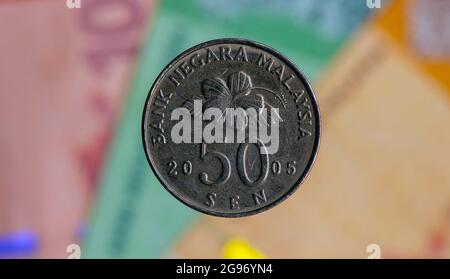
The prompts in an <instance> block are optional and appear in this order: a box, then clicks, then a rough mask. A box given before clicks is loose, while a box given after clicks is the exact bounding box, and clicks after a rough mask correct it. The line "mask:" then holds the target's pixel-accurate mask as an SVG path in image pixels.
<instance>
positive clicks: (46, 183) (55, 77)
mask: <svg viewBox="0 0 450 279" xmlns="http://www.w3.org/2000/svg"><path fill="white" fill-rule="evenodd" d="M80 2H81V8H76V7H73V8H69V7H68V6H67V3H66V1H63V0H58V1H56V0H32V1H31V0H30V1H1V2H0V36H1V40H0V127H1V132H0V235H1V234H6V233H11V232H14V231H16V230H23V229H28V230H31V231H33V232H35V233H36V235H37V239H38V248H37V251H36V253H34V254H32V256H34V257H65V256H66V255H67V254H66V247H67V246H68V245H69V244H70V243H73V242H74V241H76V237H77V236H76V231H77V228H78V227H79V224H80V221H81V220H83V218H84V217H85V215H86V213H87V209H88V205H89V203H90V201H91V198H92V195H93V194H94V192H95V185H96V181H97V179H98V177H99V173H100V172H101V168H102V163H103V162H104V159H105V158H104V155H105V154H106V152H105V151H106V149H107V147H108V143H109V140H110V138H111V137H110V136H111V134H112V132H113V129H114V126H115V120H116V119H117V118H118V114H119V113H120V107H121V104H122V103H123V102H124V97H125V95H126V92H127V90H128V84H129V81H130V78H131V77H132V74H133V68H134V62H135V58H136V54H137V52H138V51H139V46H140V42H141V40H142V39H143V38H142V36H143V34H145V32H144V30H145V29H146V28H147V26H148V24H147V23H149V19H150V17H151V11H152V10H153V9H152V8H153V6H154V5H153V1H151V0H84V1H83V0H81V1H80Z"/></svg>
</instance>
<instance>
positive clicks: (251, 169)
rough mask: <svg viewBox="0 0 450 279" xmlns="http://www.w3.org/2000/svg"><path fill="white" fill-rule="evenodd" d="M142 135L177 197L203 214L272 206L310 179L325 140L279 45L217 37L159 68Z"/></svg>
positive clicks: (302, 82) (308, 95)
mask: <svg viewBox="0 0 450 279" xmlns="http://www.w3.org/2000/svg"><path fill="white" fill-rule="evenodd" d="M142 137H143V143H144V149H145V153H146V156H147V159H148V162H149V164H150V166H151V168H152V170H153V172H154V173H155V175H156V177H157V178H158V179H159V181H160V182H161V184H162V185H163V186H164V187H165V188H166V189H167V191H169V192H170V193H171V194H172V195H173V196H174V197H176V198H177V199H178V200H180V201H181V202H183V203H184V204H186V205H188V206H189V207H191V208H193V209H195V210H198V211H200V212H203V213H206V214H210V215H214V216H221V217H242V216H248V215H252V214H256V213H259V212H262V211H264V210H267V209H269V208H272V207H274V206H275V205H277V204H279V203H280V202H281V201H283V200H285V199H286V198H287V197H289V196H290V195H291V194H292V193H293V192H294V191H295V190H296V189H297V188H298V187H299V185H300V184H301V183H302V182H303V181H304V180H305V178H306V176H307V174H308V172H309V170H310V169H311V167H312V165H313V163H314V160H315V157H316V154H317V150H318V145H319V137H320V117H319V109H318V105H317V101H316V98H315V96H314V93H313V90H312V88H311V86H310V84H309V83H308V81H307V80H306V78H305V76H304V75H303V74H302V73H301V71H300V70H299V69H298V68H297V67H296V66H295V65H294V64H293V63H292V62H291V61H289V60H288V59H287V58H286V57H284V56H283V55H281V54H280V53H279V52H277V51H275V50H274V49H272V48H270V47H268V46H265V45H262V44H260V43H256V42H253V41H249V40H243V39H218V40H213V41H208V42H205V43H202V44H199V45H197V46H194V47H192V48H190V49H188V50H186V51H184V52H183V53H181V54H180V55H179V56H178V57H176V58H175V59H174V60H173V61H172V62H171V63H170V64H169V65H167V66H166V68H165V69H164V70H163V71H162V72H161V74H160V75H159V76H158V78H157V79H156V81H155V82H154V84H153V86H152V87H151V89H150V92H149V95H148V97H147V100H146V103H145V107H144V113H143V120H142Z"/></svg>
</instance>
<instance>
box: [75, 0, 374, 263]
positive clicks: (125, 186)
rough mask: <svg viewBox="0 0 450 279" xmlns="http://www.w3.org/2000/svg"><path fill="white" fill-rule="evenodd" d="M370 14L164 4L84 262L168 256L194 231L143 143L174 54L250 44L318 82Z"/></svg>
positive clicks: (269, 5)
mask: <svg viewBox="0 0 450 279" xmlns="http://www.w3.org/2000/svg"><path fill="white" fill-rule="evenodd" d="M369 14H370V10H369V9H368V8H367V7H366V5H365V3H363V2H356V1H342V0H340V1H326V0H321V1H307V0H301V1H228V0H227V1H225V0H214V1H210V0H208V1H207V0H189V1H186V0H182V1H181V0H180V1H163V2H162V6H161V8H160V10H159V11H158V16H157V19H156V20H155V22H154V23H153V28H152V30H151V33H150V34H151V36H150V37H148V41H147V43H146V46H145V49H144V50H143V53H142V54H141V57H140V65H139V68H138V71H137V74H136V77H135V80H134V85H133V87H132V89H131V96H130V98H129V100H128V104H127V108H126V110H125V112H124V115H123V118H122V119H121V124H120V126H119V129H118V131H117V133H116V138H115V141H114V145H113V148H112V149H111V154H110V156H109V158H110V161H109V162H108V164H107V167H106V170H105V174H104V176H103V178H102V182H101V190H100V195H99V197H98V200H97V204H96V208H95V210H94V212H93V216H92V219H91V226H92V227H91V230H90V234H89V236H88V238H87V241H86V243H85V245H84V246H83V249H84V251H85V256H86V257H93V258H98V257H100V258H130V257H131V258H136V257H137V258H145V257H161V256H162V257H165V256H170V255H169V254H167V251H168V250H169V248H170V247H171V246H172V245H173V244H174V241H175V240H176V239H177V237H178V236H180V235H181V234H182V233H183V232H184V230H185V228H186V227H187V226H188V225H190V224H192V226H193V227H192V228H193V229H195V226H196V225H195V223H193V221H194V220H195V217H196V216H197V214H196V213H194V212H193V211H192V210H190V209H189V208H187V207H186V206H184V205H182V204H181V203H180V202H178V201H177V200H175V199H174V198H173V197H172V196H170V194H168V193H167V192H166V191H165V190H164V189H163V187H162V186H161V185H160V184H159V182H158V180H157V179H156V177H155V176H154V175H153V173H152V172H151V170H150V168H149V166H148V164H147V161H146V159H145V155H144V151H143V147H142V141H141V119H142V110H143V104H144V101H145V97H146V96H147V94H148V91H149V89H150V86H151V84H152V83H153V81H154V79H155V78H156V76H157V74H158V73H159V72H160V71H161V69H162V68H163V67H164V66H165V65H166V64H167V63H169V62H170V61H171V60H172V59H173V58H174V57H175V56H176V55H177V54H179V53H180V52H181V51H183V50H184V49H186V48H188V47H191V46H193V45H195V44H197V43H200V42H202V41H206V40H209V39H214V38H220V37H245V38H247V39H253V40H257V41H260V42H262V43H266V44H269V45H271V46H273V47H274V48H276V49H278V50H280V51H282V52H283V53H284V54H286V55H287V56H288V57H290V58H291V59H292V60H293V61H295V62H296V63H297V64H298V66H299V67H300V68H301V69H303V70H304V71H305V72H306V74H307V76H308V77H309V78H310V79H314V78H315V77H316V76H317V75H318V73H319V72H320V71H321V70H323V69H324V67H325V65H326V64H327V63H328V61H329V60H330V59H331V58H332V57H333V55H334V53H335V52H336V51H337V50H338V49H339V48H340V47H341V46H342V45H343V43H344V42H345V41H346V39H347V38H348V37H349V35H350V34H351V33H352V32H353V31H354V30H355V29H357V27H358V25H359V24H360V23H361V22H363V21H364V19H365V18H366V17H367V16H368V15H369ZM226 239H230V237H228V238H226ZM197 244H198V245H200V243H198V242H197ZM217 247H222V245H218V246H217ZM204 249H206V247H204ZM211 250H212V249H211ZM209 255H210V254H205V255H204V256H209ZM175 256H177V255H176V254H175ZM186 256H189V255H186Z"/></svg>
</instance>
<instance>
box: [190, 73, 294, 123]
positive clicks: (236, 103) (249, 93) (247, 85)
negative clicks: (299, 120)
mask: <svg viewBox="0 0 450 279" xmlns="http://www.w3.org/2000/svg"><path fill="white" fill-rule="evenodd" d="M257 91H260V92H261V91H265V92H269V93H270V94H272V95H273V96H274V97H275V100H277V102H279V103H280V104H281V105H282V106H283V107H286V99H285V97H284V95H283V94H281V93H277V92H274V91H271V90H268V89H266V88H263V87H255V86H253V85H252V81H251V79H250V77H249V75H248V74H246V73H244V72H241V71H239V72H235V73H232V74H230V75H229V76H228V84H227V83H226V82H225V81H224V80H223V79H222V78H219V77H216V78H213V79H205V80H204V81H203V82H202V93H203V94H201V95H198V96H195V97H193V98H191V99H189V100H187V101H186V102H185V103H184V104H183V106H184V107H185V108H187V109H188V110H189V111H190V112H191V114H194V101H195V100H202V101H203V107H202V111H205V110H206V109H208V108H217V109H219V110H220V111H221V112H222V119H220V120H223V119H226V116H227V115H226V114H227V110H226V108H242V109H244V110H245V109H248V108H254V109H255V110H256V112H257V113H258V114H259V116H260V121H265V122H266V124H268V122H267V119H262V117H261V113H260V112H261V111H262V110H261V109H263V108H268V109H270V108H272V107H273V106H272V105H271V104H269V103H268V102H267V101H265V99H264V96H263V95H262V94H260V93H255V92H257ZM194 117H197V115H194ZM246 117H248V116H246ZM275 117H278V118H279V120H280V121H282V119H281V117H280V115H279V114H278V113H277V114H276V115H275ZM247 122H248V121H247Z"/></svg>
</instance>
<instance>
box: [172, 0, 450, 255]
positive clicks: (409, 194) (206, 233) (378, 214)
mask: <svg viewBox="0 0 450 279" xmlns="http://www.w3.org/2000/svg"><path fill="white" fill-rule="evenodd" d="M445 11H446V12H445ZM449 11H450V2H449V1H440V0H432V1H422V0H415V1H409V0H408V1H406V0H405V1H391V5H390V6H387V7H386V9H385V10H384V11H382V12H381V13H380V14H378V15H377V16H376V17H374V18H373V20H371V21H370V22H369V23H368V24H367V25H365V26H364V27H363V28H362V29H361V30H360V32H358V34H357V35H356V36H355V37H354V38H353V39H352V40H351V42H350V43H349V44H348V45H347V46H346V47H345V49H344V50H343V51H342V52H341V53H340V54H339V55H338V57H337V58H336V59H334V60H333V62H332V63H331V67H330V68H329V69H327V70H326V71H325V73H324V74H323V75H321V77H320V79H319V80H318V82H317V83H316V92H317V95H318V99H319V104H320V105H321V112H322V116H323V124H324V126H323V138H322V141H321V146H320V151H319V156H318V160H317V163H316V166H315V168H314V169H313V170H312V172H311V175H310V177H309V179H308V181H306V183H305V184H304V185H303V186H302V189H301V190H300V193H298V194H295V195H293V196H292V197H291V198H290V199H289V200H288V201H286V202H285V203H284V204H282V205H280V206H279V207H278V208H274V209H273V210H270V211H268V212H267V213H265V214H260V215H257V216H255V217H252V218H249V219H240V220H224V219H217V218H210V217H206V218H203V219H202V220H201V221H200V222H198V224H197V225H196V226H193V227H192V228H191V229H190V230H189V232H188V233H186V234H185V235H184V237H183V238H182V239H181V240H180V241H179V242H178V245H177V246H176V247H175V248H174V250H173V253H174V254H176V255H178V256H180V257H188V258H193V257H220V256H221V255H222V254H221V249H222V246H223V245H224V244H225V243H226V241H227V240H228V239H230V238H232V237H234V236H236V235H238V236H240V237H242V238H244V239H246V240H247V241H249V242H250V243H251V244H252V245H253V246H255V247H257V248H258V249H260V250H261V251H262V252H264V253H265V255H267V256H268V257H275V258H280V257H290V258H296V257H301V258H311V257H312V258H342V257H344V258H367V257H371V258H378V257H381V258H449V257H450V172H449V157H450V146H449V143H450V126H449V123H450V100H449V96H450V94H449V93H450V79H449V77H450V71H449V69H450V52H449V48H448V42H449V41H448V34H449V32H450V25H449V24H448V22H449V21H448V14H449V13H448V12H449ZM202 243H207V244H208V245H202Z"/></svg>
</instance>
